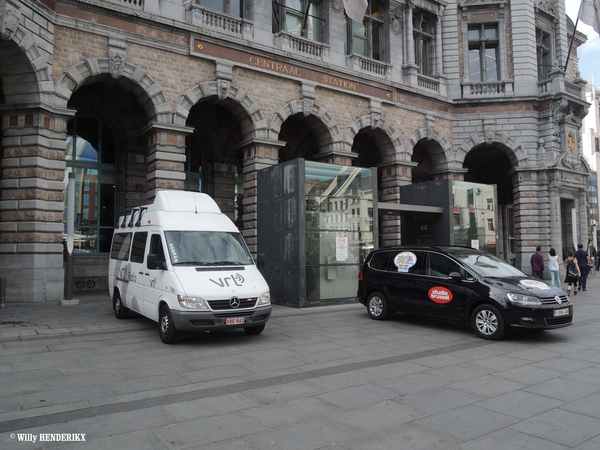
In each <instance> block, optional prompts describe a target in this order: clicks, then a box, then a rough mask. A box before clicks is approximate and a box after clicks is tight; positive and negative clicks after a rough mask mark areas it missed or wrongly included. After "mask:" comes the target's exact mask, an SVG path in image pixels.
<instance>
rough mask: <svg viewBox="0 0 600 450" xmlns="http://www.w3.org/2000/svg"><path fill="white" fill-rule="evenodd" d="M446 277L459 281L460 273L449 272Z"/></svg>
mask: <svg viewBox="0 0 600 450" xmlns="http://www.w3.org/2000/svg"><path fill="white" fill-rule="evenodd" d="M448 278H449V279H451V280H454V281H460V280H462V275H461V274H460V273H458V272H450V274H449V275H448Z"/></svg>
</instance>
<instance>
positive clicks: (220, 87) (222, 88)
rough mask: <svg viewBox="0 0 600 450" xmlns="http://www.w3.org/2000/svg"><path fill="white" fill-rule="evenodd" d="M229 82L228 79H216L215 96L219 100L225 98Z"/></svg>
mask: <svg viewBox="0 0 600 450" xmlns="http://www.w3.org/2000/svg"><path fill="white" fill-rule="evenodd" d="M230 85H231V83H230V82H229V81H228V80H222V79H221V80H217V97H219V100H225V99H226V98H227V94H228V93H229V86H230Z"/></svg>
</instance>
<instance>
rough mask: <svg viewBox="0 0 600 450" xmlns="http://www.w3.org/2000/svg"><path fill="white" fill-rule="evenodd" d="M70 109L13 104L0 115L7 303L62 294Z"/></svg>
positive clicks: (0, 253) (0, 220) (1, 244)
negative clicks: (17, 105) (66, 156)
mask: <svg viewBox="0 0 600 450" xmlns="http://www.w3.org/2000/svg"><path fill="white" fill-rule="evenodd" d="M74 114H75V112H74V111H68V110H54V109H50V108H48V109H45V108H40V107H36V108H18V107H17V108H14V109H12V110H11V111H10V112H7V113H6V114H4V115H3V116H2V128H3V135H4V137H3V140H2V148H3V149H4V154H3V155H2V156H3V159H2V168H3V171H2V181H1V183H0V186H1V188H2V200H1V201H0V273H1V274H2V276H3V277H5V278H6V301H7V302H43V301H46V300H48V301H58V300H62V299H63V298H64V270H63V256H62V253H63V245H62V240H63V214H64V191H65V183H64V178H65V168H66V163H65V149H66V130H67V121H68V119H69V118H70V117H72V116H73V115H74Z"/></svg>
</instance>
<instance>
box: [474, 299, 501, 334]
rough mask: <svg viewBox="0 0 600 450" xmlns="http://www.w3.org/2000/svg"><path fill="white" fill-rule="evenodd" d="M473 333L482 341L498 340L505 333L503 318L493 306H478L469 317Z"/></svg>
mask: <svg viewBox="0 0 600 450" xmlns="http://www.w3.org/2000/svg"><path fill="white" fill-rule="evenodd" d="M471 325H472V327H473V331H475V333H476V334H477V335H478V336H479V337H480V338H483V339H500V338H502V337H503V336H504V334H505V332H506V326H505V325H504V317H502V313H501V312H500V310H499V309H498V308H496V307H495V306H493V305H488V304H484V305H479V306H478V307H477V308H475V311H473V315H472V316H471Z"/></svg>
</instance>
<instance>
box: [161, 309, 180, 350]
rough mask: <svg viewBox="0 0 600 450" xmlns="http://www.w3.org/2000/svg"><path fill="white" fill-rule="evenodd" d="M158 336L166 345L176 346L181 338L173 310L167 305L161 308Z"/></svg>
mask: <svg viewBox="0 0 600 450" xmlns="http://www.w3.org/2000/svg"><path fill="white" fill-rule="evenodd" d="M158 334H159V335H160V340H161V341H163V343H164V344H175V343H176V342H177V341H178V340H179V337H180V335H179V331H178V330H177V328H175V322H173V316H172V315H171V310H170V309H169V307H168V306H165V305H163V306H161V307H160V314H159V315H158Z"/></svg>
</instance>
